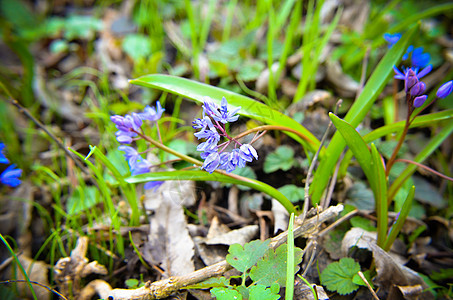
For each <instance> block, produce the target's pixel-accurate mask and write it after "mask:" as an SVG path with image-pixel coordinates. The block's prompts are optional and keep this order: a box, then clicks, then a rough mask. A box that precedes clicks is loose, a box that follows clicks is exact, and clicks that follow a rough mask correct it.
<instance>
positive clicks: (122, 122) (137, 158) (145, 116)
mask: <svg viewBox="0 0 453 300" xmlns="http://www.w3.org/2000/svg"><path fill="white" fill-rule="evenodd" d="M164 111H165V109H163V108H162V106H161V105H160V103H159V101H157V103H156V108H153V107H150V106H149V105H148V106H146V107H145V109H144V112H143V113H138V114H137V113H132V114H130V115H125V116H124V117H123V116H119V115H114V116H111V117H110V120H111V121H112V122H113V123H115V125H116V128H117V129H118V131H117V132H116V133H115V135H116V139H117V141H118V142H120V143H121V144H130V143H132V142H133V141H134V138H136V137H137V136H138V133H139V132H141V126H142V124H143V121H144V120H148V121H151V122H154V123H157V121H158V120H159V119H160V118H161V117H162V113H163V112H164ZM118 150H120V151H123V152H124V153H125V154H124V158H125V159H126V161H127V162H128V164H129V168H130V170H131V174H132V175H139V174H144V173H148V172H149V170H150V168H151V166H152V165H151V163H150V162H149V161H147V160H146V159H144V158H143V157H141V155H140V153H138V152H137V150H136V149H135V148H133V147H130V146H126V145H121V146H119V147H118ZM162 183H163V181H150V182H147V183H145V189H157V188H158V187H159V186H160V185H161V184H162Z"/></svg>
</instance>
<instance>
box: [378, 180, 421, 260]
mask: <svg viewBox="0 0 453 300" xmlns="http://www.w3.org/2000/svg"><path fill="white" fill-rule="evenodd" d="M414 195H415V186H412V188H411V189H410V191H409V193H408V194H407V197H406V200H405V201H404V203H403V207H402V208H401V210H400V212H399V215H398V217H397V219H396V222H395V224H393V226H392V228H390V233H389V236H388V238H387V240H386V241H385V244H384V247H383V249H384V250H385V251H388V250H390V247H392V244H393V242H394V241H395V239H396V237H397V236H398V234H399V233H400V231H401V228H403V225H404V221H406V218H407V216H408V215H409V211H410V210H411V207H412V202H413V200H414Z"/></svg>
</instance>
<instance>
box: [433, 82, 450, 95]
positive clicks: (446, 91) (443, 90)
mask: <svg viewBox="0 0 453 300" xmlns="http://www.w3.org/2000/svg"><path fill="white" fill-rule="evenodd" d="M452 91H453V80H450V81H448V82H446V83H444V84H442V85H441V87H440V88H439V89H438V90H437V93H436V96H437V98H439V99H443V98H445V97H447V96H448V95H450V94H451V92H452Z"/></svg>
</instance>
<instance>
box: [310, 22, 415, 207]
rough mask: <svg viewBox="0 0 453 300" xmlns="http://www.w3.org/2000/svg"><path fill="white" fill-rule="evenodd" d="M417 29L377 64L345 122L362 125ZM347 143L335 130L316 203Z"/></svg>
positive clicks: (314, 189) (315, 189)
mask: <svg viewBox="0 0 453 300" xmlns="http://www.w3.org/2000/svg"><path fill="white" fill-rule="evenodd" d="M417 30H418V26H414V27H413V28H412V29H410V30H409V31H408V32H407V33H406V34H404V35H403V36H402V37H401V39H400V41H399V42H398V43H396V44H395V45H394V46H393V47H392V48H390V50H389V51H388V52H387V54H386V55H385V56H384V57H383V58H382V60H381V61H380V63H379V64H378V65H377V67H376V69H375V71H374V72H373V74H372V75H371V77H370V79H369V80H368V82H367V84H366V85H365V87H364V89H363V91H362V93H361V94H360V96H359V97H358V98H357V100H356V101H355V102H354V104H353V105H352V106H351V108H350V109H349V111H348V113H347V115H346V117H345V118H344V119H345V121H347V122H348V123H350V124H351V125H352V126H353V127H357V126H358V125H359V123H360V122H361V121H362V120H363V118H364V117H365V115H366V114H367V112H368V111H369V110H370V108H371V106H372V105H373V104H374V101H375V100H376V99H377V97H378V96H379V93H380V92H381V91H382V90H383V88H384V87H385V85H386V84H387V82H388V78H389V77H390V75H391V73H392V72H393V66H394V65H395V64H397V63H398V62H399V60H400V59H401V57H402V56H403V54H404V53H405V51H406V48H407V46H408V45H409V43H410V41H411V40H412V38H413V36H414V35H415V33H416V32H417ZM345 146H346V143H345V141H344V140H343V138H342V137H341V134H340V133H338V132H337V133H335V134H334V136H333V138H332V140H331V141H330V143H329V146H328V147H327V149H326V152H325V157H326V159H323V160H321V162H320V164H319V166H318V169H317V170H316V173H315V175H314V178H313V184H312V185H311V186H310V193H311V195H312V202H313V203H319V201H320V199H321V196H322V194H323V193H324V189H325V188H326V186H327V182H328V180H329V178H330V175H331V174H332V172H333V169H334V168H335V165H336V163H337V160H338V158H339V157H340V155H341V153H342V151H343V149H344V147H345Z"/></svg>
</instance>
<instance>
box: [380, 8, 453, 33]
mask: <svg viewBox="0 0 453 300" xmlns="http://www.w3.org/2000/svg"><path fill="white" fill-rule="evenodd" d="M452 9H453V3H446V4H441V5H438V6H434V7H431V8H429V9H427V10H424V11H423V12H421V13H418V14H414V15H412V16H410V17H409V18H405V19H404V20H403V21H402V22H400V23H398V24H397V25H395V26H393V27H392V28H390V29H389V32H399V31H402V30H404V29H406V28H408V27H410V26H411V25H412V24H414V23H416V22H418V21H420V20H421V19H425V18H429V17H432V16H435V15H438V14H442V13H445V12H447V11H449V10H452Z"/></svg>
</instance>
